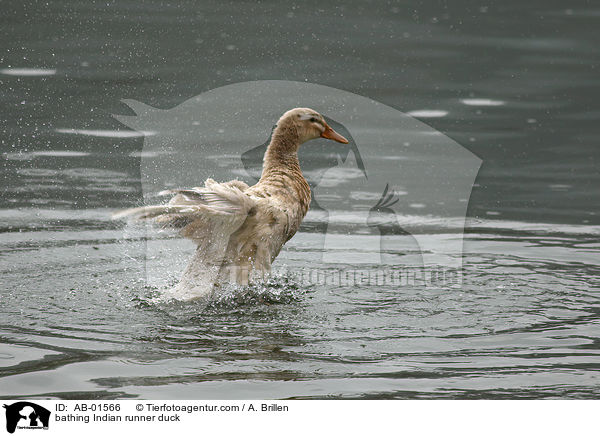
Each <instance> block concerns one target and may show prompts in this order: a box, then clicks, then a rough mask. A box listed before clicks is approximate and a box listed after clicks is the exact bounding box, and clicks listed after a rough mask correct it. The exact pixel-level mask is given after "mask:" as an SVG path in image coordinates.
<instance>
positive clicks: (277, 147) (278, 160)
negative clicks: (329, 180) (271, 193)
mask: <svg viewBox="0 0 600 436" xmlns="http://www.w3.org/2000/svg"><path fill="white" fill-rule="evenodd" d="M299 146H300V138H299V137H298V132H297V130H296V127H295V126H285V125H282V126H277V127H276V128H275V130H274V131H273V134H272V135H271V142H270V143H269V146H268V147H267V151H266V152H265V158H264V161H263V171H262V176H261V180H262V179H265V178H266V177H268V176H270V175H275V174H279V173H280V172H281V171H282V170H283V171H284V172H288V173H289V174H294V173H296V172H297V173H299V174H300V175H302V173H301V172H300V162H299V161H298V147H299Z"/></svg>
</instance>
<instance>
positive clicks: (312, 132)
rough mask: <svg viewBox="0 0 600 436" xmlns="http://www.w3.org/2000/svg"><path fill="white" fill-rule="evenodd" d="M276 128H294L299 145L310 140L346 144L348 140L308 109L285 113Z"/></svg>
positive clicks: (315, 112)
mask: <svg viewBox="0 0 600 436" xmlns="http://www.w3.org/2000/svg"><path fill="white" fill-rule="evenodd" d="M277 125H278V126H284V125H285V126H294V127H295V128H296V132H297V133H298V138H299V140H300V144H302V143H303V142H306V141H310V140H311V139H317V138H326V139H331V140H333V141H337V142H341V143H342V144H347V143H348V140H347V139H346V138H344V137H343V136H342V135H340V134H339V133H338V132H336V131H335V130H333V129H332V128H331V127H329V125H328V124H327V122H326V121H325V118H323V115H321V114H320V113H318V112H317V111H315V110H313V109H309V108H302V107H298V108H295V109H292V110H289V111H287V112H286V113H284V114H283V115H282V117H281V118H280V119H279V121H278V123H277Z"/></svg>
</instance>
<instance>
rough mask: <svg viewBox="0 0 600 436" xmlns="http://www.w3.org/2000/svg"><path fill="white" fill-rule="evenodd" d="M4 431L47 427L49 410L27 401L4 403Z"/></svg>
mask: <svg viewBox="0 0 600 436" xmlns="http://www.w3.org/2000/svg"><path fill="white" fill-rule="evenodd" d="M4 408H5V409H6V431H8V432H9V433H14V432H15V430H16V429H19V430H23V429H24V430H40V429H44V430H47V429H48V425H49V423H50V411H49V410H48V409H46V408H44V407H42V406H40V405H38V404H35V403H31V402H29V401H19V402H17V403H13V404H10V405H7V404H5V405H4Z"/></svg>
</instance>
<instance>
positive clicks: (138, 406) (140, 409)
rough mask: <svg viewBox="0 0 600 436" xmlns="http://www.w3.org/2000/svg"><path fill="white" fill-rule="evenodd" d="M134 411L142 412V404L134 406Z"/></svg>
mask: <svg viewBox="0 0 600 436" xmlns="http://www.w3.org/2000/svg"><path fill="white" fill-rule="evenodd" d="M135 410H137V411H138V412H141V411H142V410H144V405H143V404H136V406H135Z"/></svg>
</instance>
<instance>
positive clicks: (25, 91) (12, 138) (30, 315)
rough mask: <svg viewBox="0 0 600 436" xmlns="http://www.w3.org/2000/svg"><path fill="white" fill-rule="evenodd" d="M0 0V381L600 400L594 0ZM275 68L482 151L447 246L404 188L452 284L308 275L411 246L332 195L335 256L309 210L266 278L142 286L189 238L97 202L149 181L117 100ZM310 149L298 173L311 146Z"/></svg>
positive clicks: (139, 193) (127, 202)
mask: <svg viewBox="0 0 600 436" xmlns="http://www.w3.org/2000/svg"><path fill="white" fill-rule="evenodd" d="M11 3H12V4H11V5H10V6H9V7H8V12H7V13H5V14H3V15H2V17H1V18H0V22H1V26H0V41H2V46H3V47H4V48H5V49H6V50H5V51H3V53H2V55H0V84H1V86H0V98H1V99H2V109H0V110H1V111H2V117H0V118H1V121H0V125H1V129H0V147H1V151H2V160H1V162H2V167H1V171H2V179H3V182H2V183H3V185H2V186H3V195H2V197H1V198H0V232H1V233H0V276H1V277H2V280H1V281H2V285H1V289H0V398H3V399H12V398H38V399H40V398H52V399H116V398H147V399H217V398H219V399H238V398H363V399H387V398H390V399H392V398H396V399H400V398H488V399H489V398H499V399H502V398H506V399H508V398H598V396H599V393H600V384H599V378H598V370H599V369H600V347H599V345H598V344H599V332H600V329H599V327H600V326H599V324H600V301H599V298H598V297H599V289H600V256H599V254H600V219H599V213H600V195H599V194H600V189H599V187H600V171H599V162H600V151H599V149H598V143H599V141H600V123H598V122H597V120H598V117H599V116H600V103H599V99H598V96H599V94H600V89H599V84H600V82H599V81H598V71H599V68H600V52H599V51H598V48H597V42H596V39H597V29H598V26H599V24H600V8H597V7H595V6H593V4H592V3H590V2H585V1H580V2H577V1H576V2H570V4H569V6H568V8H567V7H565V5H564V2H559V1H533V2H527V3H524V2H515V1H509V2H504V3H503V4H502V5H490V6H479V5H477V6H476V5H473V3H472V2H466V1H464V2H463V1H458V2H452V5H451V6H450V5H446V2H428V3H427V5H423V4H421V3H417V2H409V3H405V4H398V5H396V4H394V3H389V4H387V3H384V4H381V5H378V6H377V5H376V6H373V5H369V6H366V5H363V4H361V3H360V2H354V3H352V2H350V3H346V5H345V6H343V7H341V6H340V7H333V6H329V5H325V4H323V3H322V2H313V3H311V2H309V3H305V4H302V5H296V6H291V5H290V6H282V5H281V4H280V3H277V2H261V3H259V4H257V3H255V2H247V3H242V2H240V3H238V2H236V3H233V4H227V3H218V2H203V3H202V5H198V4H196V3H194V2H179V3H178V4H176V5H175V4H172V5H168V4H163V3H161V2H152V1H150V2H144V3H136V2H127V1H125V2H118V3H117V2H114V3H110V2H109V3H103V4H102V5H100V4H97V5H93V4H80V3H77V2H52V3H51V4H49V5H37V4H36V5H33V4H27V3H25V4H21V3H18V2H11ZM268 79H277V80H289V81H298V82H308V83H317V84H322V85H326V86H329V87H332V88H338V89H343V90H345V91H349V92H352V93H355V94H357V95H362V96H365V97H368V98H370V99H373V100H375V101H379V102H381V103H384V104H386V105H388V106H390V107H393V108H395V109H397V110H398V111H401V112H403V113H405V114H409V115H412V116H413V117H414V118H416V119H418V120H420V121H422V122H424V123H426V124H427V125H429V126H430V127H431V129H433V130H435V131H438V132H440V133H441V134H443V135H445V137H448V138H451V139H452V140H454V141H456V142H457V143H458V144H460V145H462V146H463V147H464V148H466V149H467V150H469V151H470V152H471V153H473V154H474V155H476V156H478V157H479V158H480V159H481V161H482V162H481V168H480V169H479V172H478V175H477V179H476V181H475V184H474V186H473V191H472V193H471V196H470V199H469V201H468V209H467V221H466V228H465V231H464V247H463V248H462V251H461V250H458V251H457V250H444V249H443V248H444V247H448V246H456V241H457V238H458V237H460V235H461V234H462V231H461V226H457V225H456V222H455V221H452V220H446V219H438V218H439V217H437V218H436V216H433V215H432V214H431V213H429V211H428V210H426V209H421V208H420V207H418V205H417V206H415V204H416V203H411V204H413V206H415V207H410V208H409V209H407V210H400V211H399V212H398V218H397V219H398V223H399V225H402V226H407V225H408V226H409V227H410V228H411V233H413V234H414V235H417V237H418V238H420V239H419V241H421V240H430V241H434V243H433V244H432V246H433V247H438V248H439V250H436V249H434V250H433V251H432V252H430V253H429V254H430V255H431V256H433V258H436V259H443V260H444V262H446V261H459V262H462V269H461V272H462V282H461V283H459V284H456V283H446V282H443V283H437V284H436V283H433V284H431V283H429V284H426V283H421V282H419V280H416V281H409V282H407V283H400V284H399V283H379V282H377V281H373V280H366V281H364V280H363V281H357V282H355V283H352V284H349V283H348V282H344V283H335V282H321V281H319V280H313V279H312V278H311V279H306V277H304V278H302V276H301V274H302V272H304V271H307V270H310V269H311V268H312V269H315V268H317V269H320V270H322V271H329V272H331V271H334V272H335V271H339V270H343V271H362V272H365V271H367V273H370V272H373V273H377V272H378V271H386V272H389V273H391V274H395V273H398V274H400V273H402V272H404V271H406V269H407V268H409V269H410V268H414V267H418V264H419V261H420V260H419V259H418V257H419V256H415V251H414V249H411V248H410V247H409V248H407V249H406V250H405V251H402V250H397V249H390V250H384V251H383V252H382V253H379V249H380V248H381V247H380V246H379V245H378V241H379V238H380V235H379V234H378V233H377V231H376V230H375V229H374V228H370V229H366V230H365V229H363V230H364V231H362V233H360V235H359V236H360V238H362V239H360V240H361V241H362V242H361V245H360V246H357V244H356V241H357V239H356V238H357V235H356V233H357V228H356V226H355V225H354V224H353V219H354V218H356V215H354V214H353V213H352V212H351V211H350V212H348V211H346V213H345V214H339V215H336V217H338V218H339V220H338V221H335V222H333V224H334V225H335V226H334V227H335V231H332V234H333V235H335V244H337V245H336V247H338V249H339V250H341V251H339V252H340V253H343V255H344V256H345V257H344V259H346V260H345V261H344V262H343V264H338V265H336V266H332V265H331V264H330V263H326V262H323V259H324V256H326V255H327V254H328V253H330V252H331V251H330V250H326V249H325V248H324V245H323V241H322V237H323V222H322V219H321V215H320V213H321V212H322V211H321V210H320V209H319V208H318V205H317V206H315V205H313V206H315V207H314V208H313V209H312V210H311V212H309V215H308V216H307V218H306V220H305V222H304V224H303V227H302V228H301V231H300V232H299V233H298V234H297V235H296V236H295V237H294V238H293V239H292V240H291V241H290V242H289V243H288V244H287V245H286V246H285V248H284V250H283V252H282V253H281V255H280V256H279V258H278V259H277V261H276V262H275V264H274V270H275V273H276V274H275V276H274V277H273V278H272V280H271V282H269V283H268V284H266V285H260V286H255V287H251V288H244V289H230V290H228V291H227V292H224V293H223V294H222V295H221V296H220V297H219V298H216V299H215V300H214V301H213V302H211V303H210V304H209V305H208V306H207V305H205V304H202V303H199V302H187V303H184V302H175V301H161V300H160V299H158V298H157V297H158V296H160V294H161V290H162V289H163V288H164V287H167V286H169V285H171V284H172V283H174V282H175V281H176V280H177V275H178V271H177V268H182V267H183V265H184V262H185V259H186V257H187V256H188V255H189V253H190V250H192V247H191V246H190V245H188V244H186V243H185V242H182V241H179V240H178V239H175V238H173V237H171V236H169V235H164V234H161V233H155V232H148V233H147V232H145V231H143V229H139V228H136V227H135V226H131V225H125V224H123V223H120V222H115V221H112V220H111V219H110V215H111V213H112V212H114V211H116V210H118V209H121V208H126V207H131V206H136V205H139V204H141V203H142V199H143V196H144V195H145V194H146V193H145V192H144V186H143V184H142V182H141V180H142V178H143V168H144V167H143V165H142V159H143V158H140V156H144V154H143V152H144V150H145V148H144V137H143V136H142V135H141V134H140V133H138V132H135V131H133V130H130V129H128V128H127V127H126V126H125V125H124V124H122V123H121V122H119V121H118V120H117V119H115V118H114V117H113V114H120V115H133V112H132V110H131V109H130V108H129V107H128V106H127V105H125V104H124V103H122V102H121V100H122V99H130V100H135V101H139V102H143V103H145V104H147V105H150V106H153V107H155V108H160V109H171V108H174V107H176V106H178V105H181V104H182V103H183V102H185V101H186V100H188V99H190V98H192V97H195V96H197V95H199V94H202V93H204V92H206V91H208V90H210V89H214V88H218V87H221V86H225V85H229V84H234V83H237V82H246V81H252V80H268ZM257 111H260V108H257ZM267 136H268V131H266V132H265V137H267ZM259 144H260V143H256V144H252V146H255V145H256V146H258V145H259ZM250 149H251V147H250V146H249V147H247V148H246V149H240V150H239V156H237V155H236V156H233V158H231V156H229V155H228V156H229V157H228V156H224V157H223V162H224V164H223V165H224V167H223V168H222V169H219V170H215V174H214V177H215V178H219V176H220V175H222V174H227V171H230V170H231V168H230V167H231V165H229V163H228V162H230V161H229V160H227V159H230V158H231V159H232V160H231V162H233V160H236V161H237V162H242V159H243V158H242V154H243V153H244V152H249V150H250ZM307 150H309V151H308V152H306V153H305V154H304V155H301V157H302V159H303V162H304V163H305V164H306V165H305V167H306V166H310V165H313V164H314V162H315V161H319V159H320V155H318V153H317V152H316V151H315V152H314V153H312V152H310V149H307ZM311 153H312V154H311ZM399 155H402V152H400V153H399V152H398V150H397V149H395V148H389V149H388V150H384V151H383V152H382V154H381V156H380V157H381V158H382V159H385V158H389V159H394V158H397V157H398V156H399ZM311 159H312V161H311ZM250 160H251V159H250ZM244 162H245V161H244ZM310 162H313V163H310ZM232 165H233V164H232ZM246 168H247V169H248V171H247V174H246V175H244V174H240V178H242V179H244V180H246V181H247V182H252V180H253V172H252V171H253V169H252V168H250V167H249V166H246ZM311 168H312V167H311ZM336 174H337V173H336ZM336 174H333V176H331V177H333V181H334V182H335V181H336V180H338V179H336V178H335V177H339V180H342V179H343V177H344V175H343V173H340V174H338V175H337V176H336ZM224 177H225V176H224ZM203 178H204V177H200V180H196V179H195V177H194V175H193V174H192V175H190V184H191V185H198V184H200V183H201V182H202V179H203ZM409 194H410V192H409ZM317 198H320V197H318V195H317ZM375 201H376V199H375ZM321 203H323V202H322V201H321ZM332 228H333V227H332ZM389 238H390V240H389V241H390V243H391V244H392V245H393V244H396V245H393V246H395V247H398V246H402V244H404V243H408V245H407V246H410V240H409V239H410V238H409V237H407V236H406V235H403V234H399V233H396V234H393V235H391V236H389ZM363 243H364V244H363ZM149 247H155V248H156V249H155V250H150V251H149ZM413 248H414V247H413ZM161 250H167V251H165V252H164V253H163V254H164V255H163V256H161ZM375 252H377V253H375ZM148 253H150V255H149V254H148ZM373 254H382V255H381V259H380V261H379V262H378V263H376V264H373V263H368V262H364V261H363V260H364V259H365V258H369V256H371V255H373ZM353 256H354V257H353ZM352 259H355V260H352ZM149 276H152V278H153V281H152V282H151V283H150V282H148V277H149ZM161 281H162V282H161Z"/></svg>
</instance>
